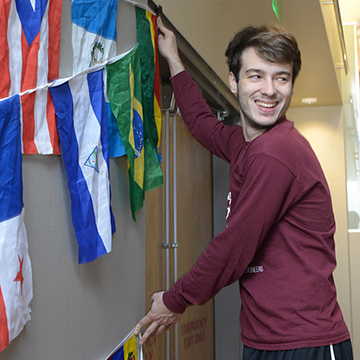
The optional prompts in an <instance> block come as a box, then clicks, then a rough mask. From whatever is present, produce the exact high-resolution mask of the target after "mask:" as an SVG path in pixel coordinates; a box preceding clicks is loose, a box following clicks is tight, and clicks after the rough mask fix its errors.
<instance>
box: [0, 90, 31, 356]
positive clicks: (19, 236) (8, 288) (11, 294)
mask: <svg viewBox="0 0 360 360" xmlns="http://www.w3.org/2000/svg"><path fill="white" fill-rule="evenodd" d="M0 169H1V171H0V209H1V211H0V351H2V350H3V349H4V348H5V347H6V346H8V345H9V343H10V342H11V341H12V340H13V339H14V338H15V337H16V336H18V335H19V333H20V332H21V330H22V329H23V328H24V326H25V323H26V322H27V321H28V320H30V312H31V310H30V301H31V299H32V295H33V291H32V272H31V263H30V258H29V254H28V243H27V235H26V229H25V223H24V204H23V188H22V157H21V123H20V98H19V95H14V96H13V97H11V98H8V99H6V100H3V101H1V102H0Z"/></svg>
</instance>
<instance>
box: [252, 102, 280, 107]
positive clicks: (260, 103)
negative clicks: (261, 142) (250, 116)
mask: <svg viewBox="0 0 360 360" xmlns="http://www.w3.org/2000/svg"><path fill="white" fill-rule="evenodd" d="M256 103H257V104H258V105H260V106H262V107H266V108H272V107H275V106H276V103H265V102H262V101H257V102H256Z"/></svg>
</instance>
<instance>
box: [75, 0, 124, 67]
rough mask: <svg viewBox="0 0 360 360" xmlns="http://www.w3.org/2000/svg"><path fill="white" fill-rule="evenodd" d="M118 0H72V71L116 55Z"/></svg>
mask: <svg viewBox="0 0 360 360" xmlns="http://www.w3.org/2000/svg"><path fill="white" fill-rule="evenodd" d="M117 7H118V0H86V1H84V0H73V1H72V3H71V13H72V22H73V24H72V43H73V57H74V58H73V74H77V73H79V72H81V71H82V70H84V69H87V68H89V67H91V66H93V65H96V64H101V63H102V62H104V61H105V60H108V59H111V58H112V57H114V56H116V37H117V34H116V20H117Z"/></svg>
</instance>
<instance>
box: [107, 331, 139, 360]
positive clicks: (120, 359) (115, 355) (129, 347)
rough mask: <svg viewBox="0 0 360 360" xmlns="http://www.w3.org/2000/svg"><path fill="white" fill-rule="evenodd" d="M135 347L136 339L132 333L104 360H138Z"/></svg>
mask: <svg viewBox="0 0 360 360" xmlns="http://www.w3.org/2000/svg"><path fill="white" fill-rule="evenodd" d="M137 346H138V345H137V342H136V337H135V334H134V331H132V332H131V333H130V334H129V335H128V336H127V337H126V338H125V339H124V340H123V341H122V342H121V343H120V344H119V345H118V346H117V348H116V349H115V350H114V351H113V352H112V353H111V355H109V356H108V357H107V358H106V360H139V358H138V351H137Z"/></svg>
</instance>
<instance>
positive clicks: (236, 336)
mask: <svg viewBox="0 0 360 360" xmlns="http://www.w3.org/2000/svg"><path fill="white" fill-rule="evenodd" d="M229 171H230V166H229V164H228V163H227V162H226V161H224V160H222V159H220V158H218V157H217V156H215V155H213V187H214V189H213V202H214V204H213V205H214V236H215V235H217V234H218V233H219V232H221V231H222V230H224V229H225V227H226V220H225V216H226V205H227V194H228V191H229ZM240 307H241V301H240V293H239V283H238V282H236V283H234V284H232V285H230V286H227V287H225V288H223V289H222V290H221V291H220V292H219V293H218V294H217V295H216V296H215V359H216V360H221V359H224V358H226V359H232V360H241V359H242V348H243V346H242V343H241V341H240V323H239V316H240Z"/></svg>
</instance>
